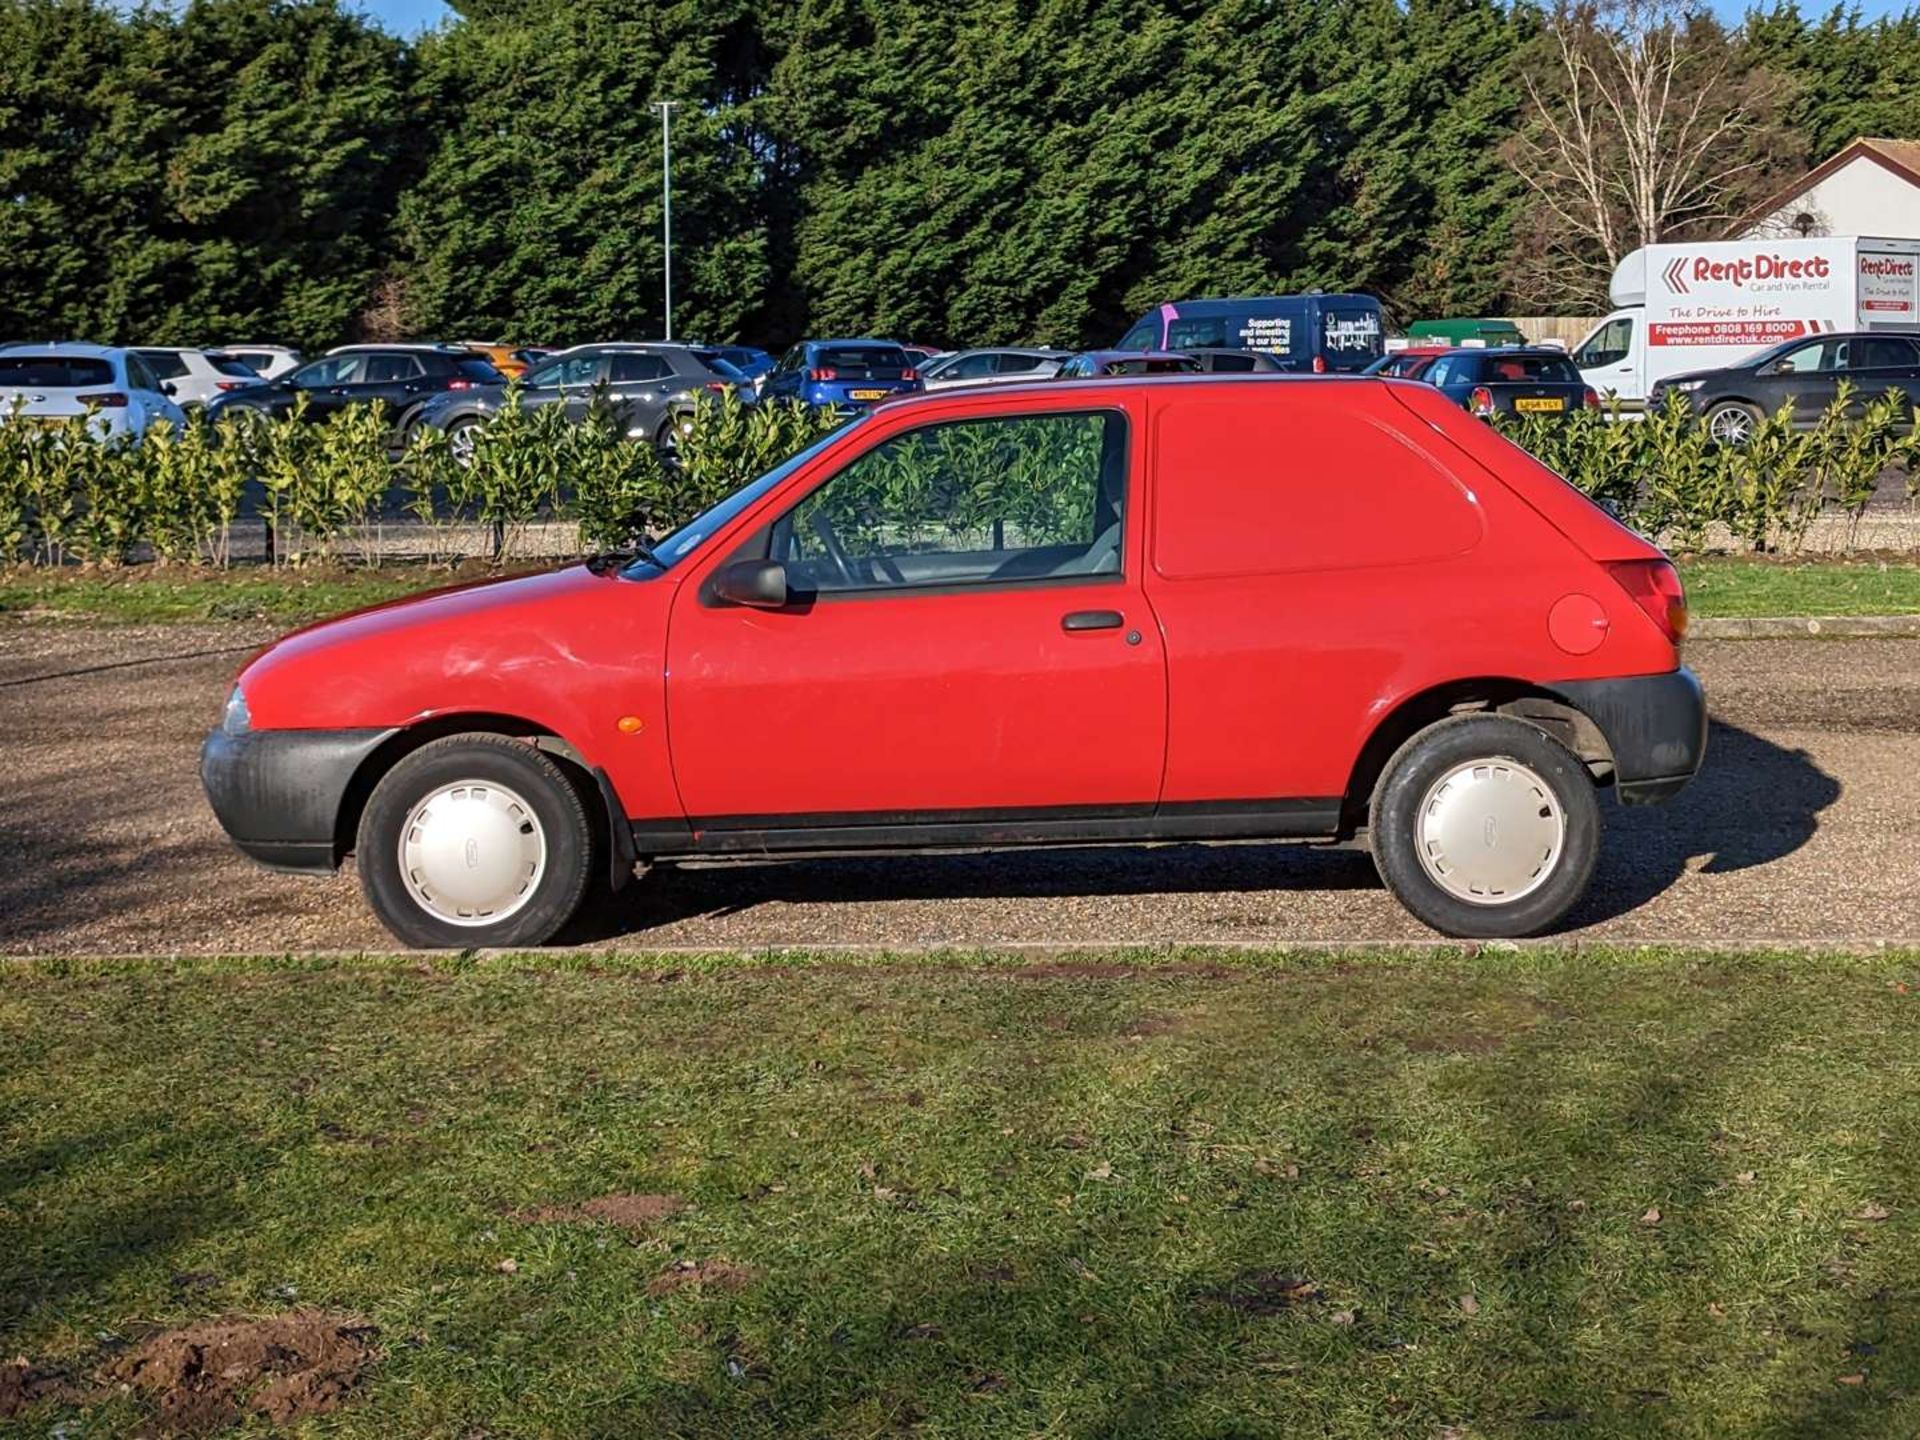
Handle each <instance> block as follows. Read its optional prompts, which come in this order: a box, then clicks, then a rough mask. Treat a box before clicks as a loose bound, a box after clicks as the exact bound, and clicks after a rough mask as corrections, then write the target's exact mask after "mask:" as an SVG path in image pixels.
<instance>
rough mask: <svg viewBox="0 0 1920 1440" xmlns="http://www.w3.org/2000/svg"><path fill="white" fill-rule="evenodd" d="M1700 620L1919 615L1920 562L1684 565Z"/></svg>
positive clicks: (1723, 559)
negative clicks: (1713, 617) (1710, 618)
mask: <svg viewBox="0 0 1920 1440" xmlns="http://www.w3.org/2000/svg"><path fill="white" fill-rule="evenodd" d="M1680 574H1681V578H1682V579H1683V580H1684V581H1685V582H1686V587H1687V602H1688V605H1689V606H1690V607H1691V609H1692V611H1693V613H1694V614H1695V615H1699V616H1702V617H1706V616H1733V617H1746V616H1755V615H1913V614H1920V557H1913V558H1910V559H1907V560H1902V561H1888V560H1854V561H1844V560H1758V559H1752V558H1748V557H1744V556H1714V557H1708V558H1702V559H1695V560H1683V561H1681V562H1680Z"/></svg>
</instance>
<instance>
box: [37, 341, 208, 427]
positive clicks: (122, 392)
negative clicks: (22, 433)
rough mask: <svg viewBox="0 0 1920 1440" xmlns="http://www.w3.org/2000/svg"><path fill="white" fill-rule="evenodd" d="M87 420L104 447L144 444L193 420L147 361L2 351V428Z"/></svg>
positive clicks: (92, 353) (60, 348)
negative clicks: (157, 430) (159, 431)
mask: <svg viewBox="0 0 1920 1440" xmlns="http://www.w3.org/2000/svg"><path fill="white" fill-rule="evenodd" d="M80 415H86V416H90V417H91V419H90V420H89V421H88V424H87V429H88V431H89V432H90V433H91V434H92V435H93V436H94V437H95V438H96V439H99V440H137V439H139V438H140V437H141V436H143V435H145V434H146V433H147V432H148V431H149V430H151V429H153V428H154V427H155V426H156V425H160V426H167V427H169V428H171V429H174V430H178V429H180V427H181V426H182V425H184V424H185V423H186V416H185V415H184V414H182V413H181V410H180V407H179V406H178V405H176V404H175V403H174V400H173V386H172V385H171V384H170V383H168V382H167V381H164V380H162V379H160V378H159V377H158V376H157V375H155V374H154V373H153V370H152V368H151V367H150V366H149V365H148V364H147V362H146V361H145V360H142V359H141V358H140V356H139V354H138V353H137V352H135V351H132V350H123V349H119V348H116V347H112V346H106V345H83V344H78V343H56V344H51V345H9V346H7V347H6V348H5V349H0V422H6V421H14V422H16V423H22V424H28V425H63V424H65V423H66V422H67V421H68V420H70V419H73V418H74V417H75V416H80Z"/></svg>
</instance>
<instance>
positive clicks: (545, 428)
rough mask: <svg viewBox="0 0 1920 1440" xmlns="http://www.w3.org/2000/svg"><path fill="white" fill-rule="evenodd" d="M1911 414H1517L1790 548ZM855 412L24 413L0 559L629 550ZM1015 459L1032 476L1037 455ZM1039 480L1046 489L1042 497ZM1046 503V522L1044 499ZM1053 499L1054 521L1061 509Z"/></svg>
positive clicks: (6, 482)
mask: <svg viewBox="0 0 1920 1440" xmlns="http://www.w3.org/2000/svg"><path fill="white" fill-rule="evenodd" d="M1850 406H1852V407H1853V408H1854V409H1855V410H1856V411H1857V412H1858V413H1856V415H1854V416H1852V417H1849V416H1848V415H1847V414H1846V411H1847V410H1848V408H1849V407H1850ZM1908 419H1909V416H1908V414H1907V411H1906V409H1905V407H1904V404H1903V402H1902V401H1901V400H1900V399H1899V398H1898V397H1897V396H1892V395H1889V396H1885V397H1882V398H1881V399H1878V400H1875V401H1873V402H1871V403H1869V404H1867V405H1865V406H1864V407H1860V406H1855V405H1854V401H1853V396H1852V395H1851V394H1850V393H1848V392H1847V390H1846V388H1845V387H1844V386H1843V387H1842V390H1841V394H1840V396H1839V398H1837V399H1836V400H1835V401H1834V403H1833V406H1832V407H1831V408H1830V409H1829V410H1828V411H1827V413H1826V414H1825V415H1824V416H1823V417H1822V419H1821V420H1820V422H1819V423H1818V424H1817V425H1815V426H1814V427H1812V428H1811V429H1807V430H1801V431H1796V430H1794V429H1793V427H1792V426H1791V425H1790V423H1789V417H1788V414H1787V412H1786V411H1785V410H1784V409H1783V410H1782V411H1781V412H1779V413H1778V414H1775V415H1771V416H1768V417H1766V418H1765V419H1764V420H1763V421H1762V422H1761V423H1760V424H1758V425H1757V426H1756V427H1755V431H1754V435H1753V438H1752V440H1751V441H1750V442H1749V443H1747V444H1746V445H1744V446H1741V447H1738V448H1734V447H1729V446H1722V445H1717V444H1715V443H1714V442H1713V441H1712V440H1711V439H1709V438H1708V436H1707V434H1706V431H1705V429H1704V427H1702V426H1701V425H1700V424H1699V423H1698V421H1697V420H1696V419H1695V418H1694V417H1693V416H1692V414H1691V413H1690V412H1689V411H1688V410H1687V409H1686V408H1685V407H1684V405H1683V404H1682V403H1681V402H1680V401H1679V399H1678V398H1677V397H1676V398H1675V399H1674V401H1673V402H1672V403H1670V404H1669V406H1668V407H1667V408H1666V409H1665V410H1663V411H1661V412H1659V413H1656V414H1653V415H1650V416H1648V417H1646V418H1645V419H1644V420H1641V421H1638V422H1621V421H1620V420H1619V419H1618V417H1617V416H1610V415H1607V414H1604V413H1602V412H1599V411H1582V412H1580V413H1578V414H1575V415H1572V416H1568V417H1565V418H1563V419H1550V418H1542V417H1528V418H1526V419H1524V420H1517V421H1503V422H1502V425H1501V428H1502V430H1503V431H1504V432H1505V433H1506V434H1508V435H1510V436H1511V437H1512V438H1513V439H1515V440H1516V441H1518V442H1519V443H1520V444H1522V445H1524V446H1525V447H1526V448H1527V449H1529V450H1530V451H1532V452H1533V453H1534V454H1535V455H1537V456H1538V457H1539V458H1540V459H1541V460H1542V461H1543V462H1544V463H1545V464H1547V465H1549V466H1550V467H1552V468H1553V469H1555V470H1557V471H1559V472H1560V473H1561V474H1562V475H1564V476H1566V477H1567V479H1568V480H1570V481H1572V482H1573V483H1574V484H1575V485H1577V486H1579V487H1580V488H1581V489H1583V490H1585V491H1586V492H1588V493H1589V494H1591V495H1593V496H1595V497H1596V498H1598V499H1600V500H1602V501H1605V502H1607V503H1608V504H1610V505H1611V506H1612V507H1614V508H1615V509H1616V510H1617V511H1618V512H1619V513H1620V514H1621V515H1622V517H1623V518H1625V519H1626V520H1628V521H1629V522H1630V523H1632V524H1634V525H1636V526H1637V527H1638V528H1640V529H1641V530H1643V531H1645V532H1647V533H1649V534H1652V535H1656V536H1660V537H1662V538H1663V539H1664V540H1665V541H1666V542H1667V543H1668V544H1669V545H1670V546H1671V547H1672V548H1675V549H1679V550H1697V549H1699V548H1701V547H1702V546H1703V545H1704V544H1705V543H1706V542H1707V541H1708V540H1709V539H1710V538H1712V537H1713V536H1714V535H1715V534H1716V533H1717V528H1718V527H1724V529H1725V531H1726V532H1727V534H1728V535H1729V536H1730V537H1731V538H1732V539H1733V540H1734V541H1736V542H1738V543H1740V544H1744V545H1747V546H1750V547H1752V548H1755V549H1762V550H1783V549H1792V548H1794V547H1795V546H1797V545H1798V544H1799V543H1800V541H1801V540H1802V539H1804V537H1805V534H1806V531H1807V527H1808V526H1809V525H1810V524H1811V523H1812V522H1813V521H1814V520H1815V519H1816V518H1818V517H1819V516H1821V515H1822V514H1839V515H1842V516H1844V517H1846V519H1847V520H1848V522H1849V530H1848V536H1847V540H1848V543H1849V545H1851V543H1852V540H1853V538H1854V535H1855V532H1856V531H1857V527H1858V523H1859V520H1860V517H1861V515H1862V513H1863V512H1864V510H1865V508H1866V505H1867V502H1868V500H1869V499H1870V498H1871V497H1872V495H1873V493H1874V489H1875V487H1876V485H1877V484H1878V482H1879V480H1880V478H1881V476H1882V475H1883V474H1884V473H1885V472H1886V471H1887V470H1888V469H1889V467H1895V466H1898V467H1904V468H1905V470H1906V473H1907V477H1908V479H1907V486H1908V491H1909V493H1910V494H1912V493H1914V492H1915V490H1916V489H1917V488H1920V482H1917V481H1916V478H1915V475H1916V467H1915V466H1914V464H1913V463H1912V462H1913V460H1914V456H1915V453H1916V450H1920V434H1913V433H1903V432H1905V431H1907V430H1908V429H1910V428H1911V427H1909V426H1908V425H1907V424H1906V422H1907V420H1908ZM837 423H838V421H837V420H836V419H835V418H834V417H833V416H832V415H831V414H829V413H825V412H821V411H815V410H809V409H807V408H805V407H802V406H798V405H788V404H762V405H743V404H741V403H740V402H739V401H738V400H736V399H734V398H733V397H731V396H729V397H726V398H724V399H716V400H712V401H709V402H704V403H702V404H701V405H700V406H699V407H698V408H697V409H696V411H695V412H694V414H693V416H692V418H691V422H690V428H689V430H688V431H687V433H686V434H685V435H684V436H683V437H682V439H681V443H680V448H679V452H678V457H677V459H676V460H675V462H674V463H671V464H668V463H664V462H663V461H662V460H661V458H660V456H659V455H658V453H657V452H656V451H655V450H654V448H653V447H652V446H651V445H645V444H635V443H633V442H631V441H629V440H628V439H627V438H626V436H625V433H624V427H623V426H622V425H621V423H620V422H619V420H618V417H617V416H615V415H614V414H613V413H612V411H611V410H610V409H608V408H607V407H605V406H604V405H597V406H596V407H595V408H594V410H593V411H592V412H591V413H590V415H589V416H588V418H587V419H586V420H585V421H584V422H583V423H577V424H576V423H573V422H571V421H569V419H568V418H567V415H566V413H565V411H564V409H563V408H562V407H560V406H545V407H541V408H535V409H528V408H524V407H521V406H518V405H509V406H508V407H506V408H505V409H503V410H502V411H501V412H500V414H499V415H498V416H496V417H495V418H494V419H493V420H492V421H491V422H490V423H489V424H488V425H487V426H486V427H485V428H484V429H482V430H481V431H479V432H478V438H477V441H476V445H475V450H474V456H473V462H472V463H471V464H470V465H467V466H461V465H457V464H455V463H454V461H453V459H452V456H451V454H450V453H449V451H448V448H447V443H446V437H445V436H444V435H442V434H441V433H440V432H438V431H435V430H431V429H426V428H419V429H416V430H415V431H414V433H413V434H412V436H411V437H410V438H409V440H408V442H407V445H406V448H405V450H404V451H402V452H401V453H400V454H399V455H398V456H397V457H396V456H395V455H394V454H393V452H392V451H391V450H390V449H389V443H390V438H391V437H390V427H389V425H388V421H387V417H386V416H385V415H384V414H383V413H382V412H381V411H380V410H379V409H378V408H373V409H356V410H349V411H347V412H346V413H345V414H343V415H341V416H339V417H337V418H336V419H334V420H333V421H331V422H330V423H327V424H323V425H313V424H307V423H304V422H303V421H302V420H301V419H300V418H299V417H298V416H295V417H290V418H285V419H279V420H269V419H267V418H265V417H263V416H259V415H256V414H252V413H244V414H240V415H234V416H230V417H226V418H223V419H222V420H221V421H220V422H219V423H218V424H217V425H209V424H207V423H206V422H205V421H204V420H203V419H199V418H196V419H194V420H192V421H191V422H190V423H189V424H188V425H187V427H186V429H185V430H184V431H182V432H181V433H180V434H178V435H172V434H167V433H164V432H155V433H154V434H152V435H150V436H148V437H147V438H146V439H145V440H144V441H142V442H141V443H139V444H117V445H102V444H99V443H97V442H96V441H94V440H93V439H92V438H90V437H89V435H88V434H87V430H86V425H85V422H84V421H83V420H78V419H76V420H73V421H70V422H68V423H67V424H65V425H63V426H52V427H49V426H40V425H32V424H26V423H19V422H17V421H16V422H14V423H5V424H0V561H8V560H15V559H26V560H29V561H36V562H43V563H61V562H64V561H66V560H69V559H78V560H81V561H87V562H92V563H97V564H107V565H116V564H121V563H123V562H125V561H126V560H127V559H128V558H129V557H130V556H132V555H133V554H134V553H135V552H136V550H137V549H138V547H140V546H141V545H143V544H144V545H146V546H148V547H150V548H151V550H152V553H153V555H154V556H155V557H156V558H157V559H159V560H160V561H162V562H193V561H203V562H210V563H213V564H216V565H224V564H226V563H228V562H229V561H230V559H231V557H232V551H233V545H232V536H233V530H234V526H235V523H236V521H237V519H238V516H239V513H240V509H241V498H242V493H243V490H244V489H245V487H246V486H247V484H248V483H249V482H250V481H252V482H257V483H258V485H259V487H260V493H259V496H258V499H257V502H256V503H257V504H258V507H259V510H260V514H261V517H262V518H263V519H265V520H266V522H267V523H268V525H269V526H270V527H271V532H270V533H271V534H273V535H275V536H278V537H282V543H281V544H279V545H278V546H277V547H275V548H274V549H273V551H272V554H273V556H274V558H275V559H276V561H278V562H282V563H284V562H286V561H288V560H289V559H292V558H297V552H294V551H292V550H291V549H290V547H289V545H288V543H287V542H286V537H298V544H299V546H300V547H302V548H310V549H311V550H314V551H318V552H320V553H328V552H331V551H334V550H336V549H338V548H340V547H341V546H342V544H343V542H355V541H364V540H365V539H367V538H368V537H370V535H371V533H372V531H373V528H374V526H375V525H376V524H378V523H379V522H380V521H381V520H382V518H383V517H390V516H392V515H393V513H394V511H395V509H396V508H400V509H403V510H404V511H405V512H407V513H409V514H411V515H412V516H413V517H414V518H415V519H417V520H418V521H419V522H420V526H419V530H418V534H419V536H420V543H419V547H418V548H419V549H420V550H421V551H424V552H425V553H426V554H427V555H428V556H430V557H435V558H437V557H439V556H442V555H449V554H451V553H452V552H453V551H454V549H455V548H456V546H455V537H454V531H455V530H456V529H458V530H463V531H466V532H468V533H469V535H470V533H471V530H472V528H473V527H475V526H479V527H482V528H483V529H484V531H485V532H486V533H487V535H488V537H489V543H488V545H487V548H488V549H489V551H490V552H491V553H492V554H493V555H494V556H495V557H496V558H499V557H504V556H509V555H512V554H513V553H515V551H516V548H517V547H518V546H519V544H520V541H521V536H522V534H523V532H524V531H525V529H526V527H527V526H528V525H530V524H532V523H533V522H535V521H537V520H543V519H549V520H553V519H557V520H561V521H569V520H570V521H572V522H574V523H576V524H577V525H578V526H579V547H580V548H581V549H582V550H591V549H617V548H619V547H620V546H622V545H623V544H625V543H626V542H627V541H629V540H630V539H632V538H633V537H634V536H636V535H638V534H642V533H645V532H648V531H651V532H654V533H660V532H662V531H664V530H666V529H668V528H671V527H672V526H674V525H677V524H678V523H679V522H681V521H683V520H685V519H687V518H688V517H689V516H691V515H694V514H696V513H698V512H699V511H700V510H701V509H703V508H705V507H706V506H707V505H709V504H711V503H713V502H714V501H715V500H717V499H719V498H720V497H722V496H724V495H726V494H728V493H730V492H731V491H733V490H735V489H737V488H738V487H740V486H741V485H744V484H745V483H746V482H747V481H749V480H751V479H753V478H754V477H755V476H757V475H759V474H762V473H764V472H765V471H766V470H768V469H771V468H772V467H773V466H774V465H775V464H777V463H779V461H781V460H782V459H784V458H785V457H787V456H788V455H791V454H792V453H794V452H795V451H796V450H799V449H800V448H802V447H803V446H805V445H807V444H808V443H810V442H811V441H812V440H814V439H815V438H817V437H818V436H820V435H822V434H824V433H825V432H826V431H828V430H830V429H832V428H833V427H834V426H835V425H836V424H837ZM934 433H935V434H936V435H937V436H938V435H941V434H942V433H943V432H934ZM960 438H964V437H955V438H954V443H958V442H959V439H960ZM922 448H924V447H922ZM926 458H927V457H926V456H924V455H922V454H921V453H920V452H919V451H918V450H916V451H914V452H913V453H912V454H911V455H905V454H903V455H902V456H901V457H900V460H901V464H900V466H897V467H895V468H898V469H901V470H902V474H901V475H898V476H893V477H892V479H893V481H894V482H895V483H896V484H897V485H899V486H907V487H911V486H912V485H916V484H920V483H922V482H923V481H924V477H923V476H920V474H919V471H920V469H921V468H923V467H920V466H918V465H909V464H907V463H906V462H907V460H909V459H911V460H914V461H919V460H922V459H926ZM974 469H978V467H977V466H976V467H974ZM908 471H911V472H913V473H911V474H909V473H906V472H908ZM967 473H969V474H972V473H973V471H972V470H969V471H968V472H967ZM889 474H890V475H891V472H889ZM1001 478H1002V479H1003V480H1004V481H1005V482H1006V483H1009V484H1012V485H1013V486H1014V487H1015V488H1016V489H1020V488H1021V487H1023V486H1024V487H1025V488H1027V489H1032V488H1033V487H1032V480H1033V477H1031V476H1019V475H1007V476H1004V477H1001ZM1000 498H1001V500H1003V501H1004V500H1006V498H1007V497H1004V496H1002V497H1000ZM1016 498H1017V497H1016ZM1029 499H1031V500H1032V502H1033V503H1034V504H1041V506H1042V509H1043V510H1044V509H1045V506H1044V504H1043V503H1042V502H1044V501H1045V499H1046V497H1045V496H1043V495H1038V494H1036V495H1034V496H1031V497H1029ZM1002 508H1003V509H1004V506H1003V507H1002ZM1028 508H1029V509H1031V508H1032V506H1031V505H1029V506H1028ZM1021 513H1022V514H1023V515H1024V514H1025V512H1024V511H1022V512H1021ZM1027 518H1028V519H1029V520H1030V521H1032V522H1033V523H1036V524H1038V523H1039V512H1038V511H1036V512H1035V515H1034V516H1029V517H1027ZM1045 518H1046V520H1047V523H1046V524H1045V525H1041V526H1040V528H1041V529H1048V528H1049V527H1050V526H1053V525H1054V524H1056V523H1057V522H1059V521H1061V519H1062V517H1055V516H1051V515H1050V514H1049V515H1048V516H1047V517H1045ZM468 548H469V549H470V548H471V546H470V545H469V546H468Z"/></svg>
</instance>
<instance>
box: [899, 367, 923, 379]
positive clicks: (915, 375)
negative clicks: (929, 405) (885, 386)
mask: <svg viewBox="0 0 1920 1440" xmlns="http://www.w3.org/2000/svg"><path fill="white" fill-rule="evenodd" d="M900 378H901V379H902V380H907V381H913V380H918V379H919V378H920V372H919V371H918V370H915V369H914V368H913V367H912V366H911V365H909V366H908V367H907V368H906V369H905V370H902V371H901V372H900Z"/></svg>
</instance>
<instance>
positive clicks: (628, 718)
mask: <svg viewBox="0 0 1920 1440" xmlns="http://www.w3.org/2000/svg"><path fill="white" fill-rule="evenodd" d="M643 724H644V722H643V721H642V720H641V719H640V717H639V716H638V715H622V716H621V717H620V718H619V719H618V720H616V721H614V722H613V728H614V729H616V730H618V731H619V732H620V733H621V734H622V735H638V734H639V733H640V730H641V727H642V725H643Z"/></svg>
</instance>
